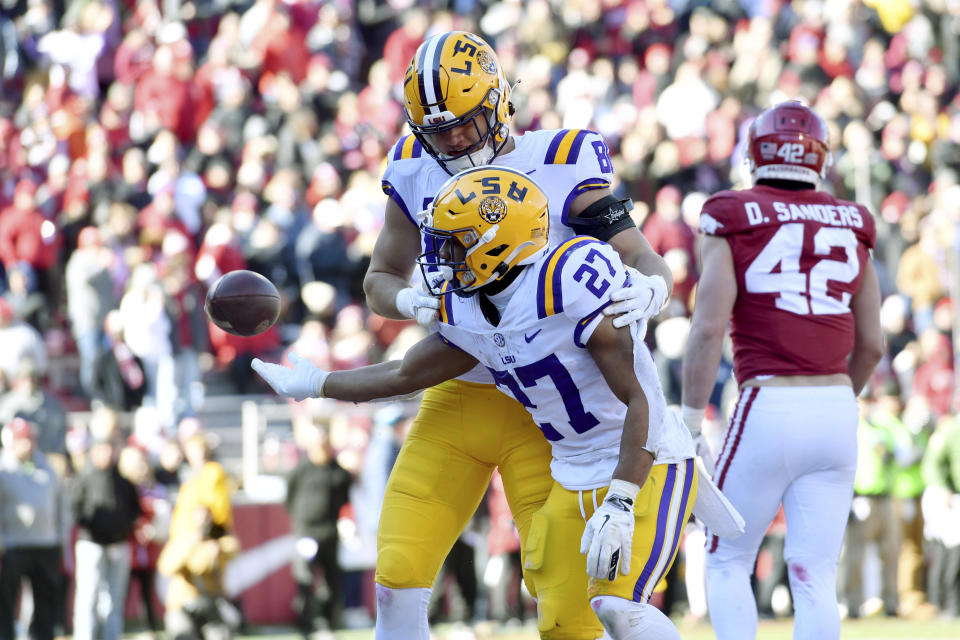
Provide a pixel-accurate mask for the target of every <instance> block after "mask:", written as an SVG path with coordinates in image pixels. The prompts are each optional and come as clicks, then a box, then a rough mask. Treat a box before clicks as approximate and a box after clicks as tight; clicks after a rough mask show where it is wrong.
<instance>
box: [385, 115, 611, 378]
mask: <svg viewBox="0 0 960 640" xmlns="http://www.w3.org/2000/svg"><path fill="white" fill-rule="evenodd" d="M513 139H514V142H515V143H516V147H515V148H514V149H513V151H511V152H510V153H505V154H500V155H498V156H497V157H496V158H494V159H493V161H492V164H494V165H497V166H504V167H510V168H511V169H516V170H517V171H521V172H523V173H526V174H527V175H529V176H530V177H531V179H533V181H534V182H536V183H537V184H538V185H539V186H540V188H541V189H543V191H544V193H546V194H547V197H548V199H549V215H550V236H549V238H548V240H549V245H550V246H557V245H558V244H560V243H561V242H563V241H564V240H569V239H570V238H572V237H573V235H574V232H573V230H572V229H571V228H570V226H569V225H568V224H567V217H568V213H569V208H570V203H571V202H573V200H574V199H575V198H576V197H577V196H578V195H580V194H581V193H584V192H586V191H590V190H592V189H602V188H605V187H609V186H610V181H611V179H612V178H613V166H612V164H611V163H610V153H609V150H608V149H607V145H606V143H605V142H604V141H603V138H602V137H601V136H600V135H599V134H597V133H594V132H593V131H587V130H585V129H549V130H541V131H531V132H528V133H525V134H523V135H521V136H514V137H513ZM387 158H388V161H387V168H386V170H385V171H384V173H383V179H382V182H381V186H382V188H383V191H384V193H386V194H387V195H388V196H390V198H391V199H392V200H393V201H394V202H395V203H396V204H397V205H398V206H399V207H400V209H401V210H402V211H403V212H404V214H406V216H407V217H408V218H409V219H410V221H411V222H412V223H413V224H414V225H417V226H419V222H418V221H417V214H418V213H419V212H420V211H422V210H424V209H426V208H427V206H428V205H429V204H430V203H431V202H433V198H434V196H436V194H437V191H439V190H440V187H441V186H443V184H444V183H445V182H446V181H447V180H449V179H450V175H449V174H447V172H446V171H444V170H443V168H442V167H441V166H440V165H439V164H438V163H437V161H436V160H434V159H433V158H431V157H430V155H429V154H427V153H426V152H425V151H424V150H423V147H422V146H421V144H420V141H419V140H417V139H416V137H415V136H413V135H408V136H405V137H403V138H400V140H398V141H397V143H396V144H395V145H394V146H393V148H392V149H391V150H390V152H389V153H388V154H387ZM425 242H426V241H425V240H424V239H423V237H422V236H421V249H426V248H427V247H426V244H425ZM431 248H432V247H431ZM417 276H419V273H418V274H417ZM461 378H462V379H464V380H469V381H471V382H482V383H487V384H492V383H493V380H492V379H491V378H490V375H489V374H488V373H487V372H486V371H485V370H484V369H482V368H478V369H474V370H473V371H471V372H469V373H468V374H466V375H464V376H461Z"/></svg>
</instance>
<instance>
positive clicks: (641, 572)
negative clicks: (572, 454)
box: [524, 459, 697, 640]
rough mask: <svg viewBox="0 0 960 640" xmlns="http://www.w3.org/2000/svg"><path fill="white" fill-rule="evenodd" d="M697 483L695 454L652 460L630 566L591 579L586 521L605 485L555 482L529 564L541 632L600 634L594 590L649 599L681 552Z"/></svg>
mask: <svg viewBox="0 0 960 640" xmlns="http://www.w3.org/2000/svg"><path fill="white" fill-rule="evenodd" d="M696 491H697V474H696V469H695V467H694V462H693V460H692V459H689V460H685V461H683V462H680V463H677V464H660V465H654V466H653V469H652V470H651V471H650V476H649V477H648V479H647V481H646V482H645V483H644V485H643V487H641V489H640V493H638V494H637V499H636V503H635V506H634V515H635V516H636V522H635V524H634V531H633V550H632V552H631V561H630V574H629V575H622V574H617V578H616V579H615V580H613V581H612V582H611V581H609V580H592V579H589V578H588V577H587V564H586V556H584V555H582V554H581V553H580V538H581V536H582V535H583V530H584V524H585V523H586V521H587V520H589V519H590V517H591V516H592V515H593V512H594V511H595V510H596V508H597V506H598V505H600V504H601V503H602V502H603V499H604V497H605V495H606V492H607V488H606V487H604V488H602V489H596V490H594V491H568V490H567V489H564V488H563V487H562V486H560V485H559V484H554V486H553V489H552V490H551V492H550V496H549V497H548V498H547V501H546V503H545V504H544V505H543V508H542V509H540V510H539V511H538V512H537V513H535V514H534V516H533V524H532V525H531V531H530V535H529V536H528V538H527V556H526V564H525V565H524V566H525V567H526V572H527V573H528V574H529V577H530V578H531V579H532V581H533V582H534V583H535V584H536V585H537V592H538V594H539V599H538V601H537V614H538V624H539V629H540V637H541V638H550V640H556V639H560V638H562V639H564V640H584V639H591V640H592V639H593V638H599V637H600V636H601V635H602V634H603V628H602V626H601V625H600V621H599V620H598V619H597V617H596V615H595V614H594V613H593V610H592V609H591V608H590V598H592V597H594V596H598V595H613V596H617V597H620V598H625V599H627V600H632V601H635V602H643V603H646V602H647V601H648V600H649V599H650V595H651V594H652V593H653V590H654V588H655V587H656V585H657V583H659V582H660V581H661V579H662V578H663V577H664V576H665V575H666V574H667V572H668V571H669V569H670V566H671V565H672V564H673V561H674V559H675V558H676V556H677V548H678V547H679V544H680V537H681V535H682V533H683V527H684V525H685V524H686V522H687V520H689V518H690V512H691V510H692V509H693V502H694V499H695V498H696V495H697V494H696Z"/></svg>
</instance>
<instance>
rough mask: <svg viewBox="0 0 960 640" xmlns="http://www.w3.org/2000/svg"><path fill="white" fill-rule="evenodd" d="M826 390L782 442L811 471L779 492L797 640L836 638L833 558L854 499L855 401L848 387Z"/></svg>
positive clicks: (796, 463) (794, 463)
mask: <svg viewBox="0 0 960 640" xmlns="http://www.w3.org/2000/svg"><path fill="white" fill-rule="evenodd" d="M828 389H836V388H835V387H829V388H824V389H823V390H822V391H821V392H820V393H818V395H817V398H818V403H817V404H815V405H813V406H814V407H815V408H817V409H818V410H817V411H811V410H810V409H808V410H807V412H806V414H807V415H806V419H805V420H804V427H805V431H802V432H798V433H796V434H795V435H794V436H791V437H792V438H794V439H792V440H788V442H787V443H786V449H787V450H788V451H791V452H792V454H793V456H794V457H793V459H792V460H790V461H789V463H790V464H791V466H796V467H799V466H800V465H802V464H804V463H805V464H806V465H807V468H808V469H810V470H811V471H809V472H808V473H804V474H803V475H801V476H799V477H797V478H796V479H795V480H794V481H793V482H792V483H791V485H790V487H789V488H788V489H787V491H786V492H785V493H784V496H783V511H784V515H785V516H786V520H787V538H786V546H785V548H784V559H785V560H786V563H787V570H788V576H789V579H790V590H791V595H792V597H793V607H794V613H795V616H794V633H793V637H794V638H796V639H798V640H807V639H812V638H818V639H825V640H829V639H830V638H838V637H840V614H839V612H838V609H837V587H836V585H837V562H838V560H839V557H840V547H841V546H842V544H843V534H844V530H845V528H846V524H847V517H848V515H849V513H850V501H851V499H852V497H853V478H854V475H855V473H856V451H857V443H856V429H857V405H856V400H855V399H854V398H853V394H852V392H851V391H850V389H849V388H847V389H846V391H845V393H841V394H840V398H832V397H831V394H830V392H829V391H828ZM844 401H845V402H844ZM789 426H790V427H796V426H799V425H789ZM790 433H793V430H791V431H790Z"/></svg>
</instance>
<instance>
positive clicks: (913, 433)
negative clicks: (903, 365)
mask: <svg viewBox="0 0 960 640" xmlns="http://www.w3.org/2000/svg"><path fill="white" fill-rule="evenodd" d="M892 424H894V425H895V426H898V427H899V429H897V431H896V432H895V436H896V440H897V452H896V469H895V470H894V476H893V496H894V511H895V512H896V518H897V521H898V525H899V527H900V531H901V534H902V535H901V543H900V561H899V564H898V565H897V582H898V584H897V591H898V593H899V600H900V613H901V615H904V616H908V617H909V616H911V615H913V614H915V613H917V612H919V611H921V610H922V608H921V607H922V605H923V604H924V603H925V602H926V591H927V587H926V584H925V573H926V563H925V560H924V550H923V512H922V511H921V505H920V499H921V497H922V496H923V489H924V480H923V473H922V467H921V461H922V459H923V454H924V451H926V449H927V444H928V441H929V439H930V433H931V432H932V431H933V424H934V423H933V419H932V415H931V414H930V408H929V405H928V403H927V400H926V398H924V397H923V396H912V397H910V399H909V400H907V402H906V406H905V407H904V410H903V414H902V418H901V420H900V422H899V424H898V423H897V422H893V423H892Z"/></svg>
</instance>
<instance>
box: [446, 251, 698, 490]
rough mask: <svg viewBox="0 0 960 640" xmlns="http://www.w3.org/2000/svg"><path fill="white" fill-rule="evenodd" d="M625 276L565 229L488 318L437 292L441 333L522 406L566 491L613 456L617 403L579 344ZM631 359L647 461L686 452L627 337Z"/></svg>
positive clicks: (604, 475)
mask: <svg viewBox="0 0 960 640" xmlns="http://www.w3.org/2000/svg"><path fill="white" fill-rule="evenodd" d="M627 281H628V276H627V274H626V271H625V270H624V267H623V263H622V262H621V261H620V257H619V255H618V254H617V252H616V251H615V250H614V249H613V248H612V247H611V246H610V245H608V244H606V243H604V242H600V241H599V240H596V239H595V238H590V237H587V236H574V237H572V238H571V239H569V240H567V241H566V242H563V243H561V244H560V246H558V247H556V248H555V249H553V251H551V252H550V253H548V254H547V255H546V256H544V257H543V258H541V259H540V260H539V261H538V262H536V263H534V264H532V265H530V266H529V267H527V268H526V269H525V270H524V272H523V273H522V274H521V275H520V276H519V277H518V279H517V282H516V285H515V286H516V288H515V290H514V292H513V294H512V296H511V297H510V300H509V302H508V303H507V306H506V308H505V309H504V310H503V314H502V317H501V319H500V322H499V324H498V325H496V326H494V325H492V324H490V322H489V321H488V320H487V319H486V318H485V317H484V315H483V312H482V311H481V309H480V302H479V297H478V296H471V297H467V298H464V297H460V296H457V295H455V294H452V293H447V294H445V295H444V296H443V297H442V300H441V307H440V335H441V337H442V338H443V339H444V340H445V341H447V342H448V343H450V344H452V345H454V346H456V347H458V348H460V349H462V350H463V351H466V352H467V353H469V354H471V355H473V356H474V357H476V358H477V359H478V360H479V361H480V363H481V364H482V365H483V366H484V367H486V369H487V370H488V371H489V372H490V375H491V376H492V377H493V380H494V382H495V384H496V385H497V387H498V388H499V389H500V391H502V392H503V393H506V394H507V395H509V396H512V397H513V398H514V399H516V400H517V401H518V402H519V403H520V404H522V405H523V406H524V407H526V409H527V410H528V411H529V412H530V414H531V415H532V416H533V419H534V422H536V423H537V425H538V426H539V427H540V430H541V431H542V432H543V435H544V436H545V437H546V438H547V440H549V441H550V444H551V447H552V453H553V461H552V463H551V472H552V475H553V478H554V480H556V481H557V482H558V483H559V484H560V485H562V486H563V487H564V488H565V489H568V490H571V491H577V490H587V489H596V488H598V487H605V486H607V485H608V484H609V482H610V478H611V477H612V476H613V470H614V467H616V464H617V459H618V456H619V452H620V437H621V433H622V430H623V420H624V417H625V415H626V406H625V405H624V404H623V403H622V402H620V400H619V399H618V398H617V397H616V396H615V395H614V394H613V392H612V391H610V387H609V386H608V385H607V382H606V380H605V379H604V377H603V374H602V373H601V371H600V369H599V368H598V367H597V365H596V363H595V362H594V361H593V358H592V357H591V356H590V353H589V352H588V351H587V349H586V345H587V341H588V340H589V339H590V336H591V335H592V334H593V332H594V330H596V328H597V326H598V325H599V324H600V321H601V320H602V319H603V313H602V311H603V308H604V307H605V306H607V305H608V304H609V303H610V292H611V291H615V290H616V289H619V288H620V287H623V286H624V285H625V284H626V283H627ZM634 366H635V369H636V372H637V378H638V380H639V381H640V383H641V385H642V386H643V390H644V393H645V394H646V397H647V402H648V404H649V407H650V430H649V436H648V441H647V447H648V448H649V449H650V450H651V451H653V452H654V453H655V455H656V464H666V463H670V462H678V461H680V460H683V459H686V458H689V457H692V456H693V443H692V440H690V436H689V433H688V432H687V430H686V428H684V427H682V426H681V425H680V424H679V422H677V421H675V420H673V419H669V418H668V414H667V412H666V402H665V400H664V396H663V391H662V389H661V387H660V381H659V379H658V378H657V374H656V369H655V367H654V365H653V358H652V357H651V356H650V352H649V350H648V349H647V347H646V345H645V344H644V343H643V342H642V341H640V340H637V339H636V338H635V340H634Z"/></svg>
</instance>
